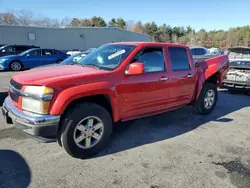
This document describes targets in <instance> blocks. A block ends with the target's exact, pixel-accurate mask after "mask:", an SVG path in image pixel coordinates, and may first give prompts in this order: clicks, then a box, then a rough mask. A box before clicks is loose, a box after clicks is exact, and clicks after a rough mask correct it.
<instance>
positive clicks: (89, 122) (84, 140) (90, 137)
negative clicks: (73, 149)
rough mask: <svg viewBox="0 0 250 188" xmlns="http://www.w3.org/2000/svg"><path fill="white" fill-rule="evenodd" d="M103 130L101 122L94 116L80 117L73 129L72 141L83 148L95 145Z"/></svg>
mask: <svg viewBox="0 0 250 188" xmlns="http://www.w3.org/2000/svg"><path fill="white" fill-rule="evenodd" d="M103 132H104V125H103V122H102V121H101V120H100V119H99V118H98V117H95V116H89V117H86V118H84V119H82V120H81V121H80V122H79V123H78V124H77V126H76V127H75V130H74V141H75V143H76V145H77V146H78V147H80V148H83V149H89V148H92V147H93V146H95V145H96V144H97V143H98V142H99V141H100V140H101V138H102V136H103Z"/></svg>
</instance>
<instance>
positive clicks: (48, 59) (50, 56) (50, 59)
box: [41, 49, 58, 65]
mask: <svg viewBox="0 0 250 188" xmlns="http://www.w3.org/2000/svg"><path fill="white" fill-rule="evenodd" d="M57 58H58V57H57V54H56V53H54V50H50V49H43V50H42V58H41V60H42V61H41V64H42V65H47V64H53V63H56V61H57V60H58V59H57Z"/></svg>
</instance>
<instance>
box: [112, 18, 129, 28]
mask: <svg viewBox="0 0 250 188" xmlns="http://www.w3.org/2000/svg"><path fill="white" fill-rule="evenodd" d="M109 26H110V27H118V28H121V29H125V28H126V22H125V20H124V19H123V18H117V19H115V18H112V19H111V20H110V21H109Z"/></svg>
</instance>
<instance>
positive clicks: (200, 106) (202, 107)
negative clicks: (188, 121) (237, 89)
mask: <svg viewBox="0 0 250 188" xmlns="http://www.w3.org/2000/svg"><path fill="white" fill-rule="evenodd" d="M212 94H213V96H212ZM209 96H210V97H209ZM212 98H213V100H212ZM217 99H218V91H217V87H216V85H215V84H213V83H210V82H207V83H205V84H204V85H203V88H202V90H201V93H200V96H199V98H198V100H197V101H196V102H195V104H194V108H195V110H196V112H197V113H199V114H210V113H211V112H212V111H213V109H214V107H215V106H216V103H217ZM205 100H206V101H205ZM208 104H209V105H208Z"/></svg>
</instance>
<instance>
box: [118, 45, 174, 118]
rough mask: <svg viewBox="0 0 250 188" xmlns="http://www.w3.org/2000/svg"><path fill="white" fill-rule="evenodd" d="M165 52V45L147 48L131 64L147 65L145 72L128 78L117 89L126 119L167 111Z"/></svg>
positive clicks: (124, 78) (122, 115)
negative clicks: (141, 63)
mask: <svg viewBox="0 0 250 188" xmlns="http://www.w3.org/2000/svg"><path fill="white" fill-rule="evenodd" d="M163 51H164V48H163V47H161V46H159V47H150V48H145V49H143V50H141V51H140V52H139V53H138V54H137V55H136V56H135V57H134V59H133V60H132V62H131V63H133V62H143V63H144V66H145V73H144V74H142V75H131V76H129V75H124V77H123V79H122V81H121V84H120V85H119V86H117V92H118V97H119V99H118V100H119V103H120V106H121V109H119V110H120V116H121V118H122V119H133V118H135V117H138V116H145V115H148V114H150V113H152V112H157V111H161V110H163V109H166V108H167V99H168V90H167V86H168V84H169V82H168V80H167V72H166V66H165V60H164V53H163Z"/></svg>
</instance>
